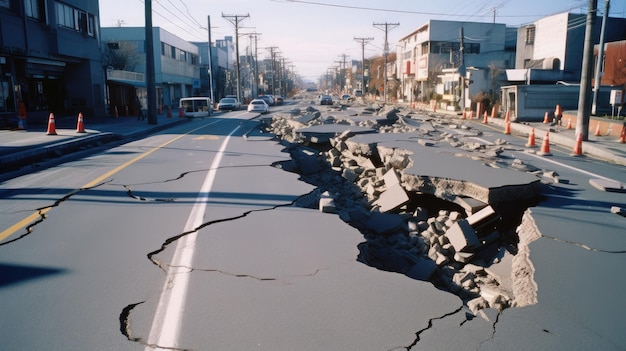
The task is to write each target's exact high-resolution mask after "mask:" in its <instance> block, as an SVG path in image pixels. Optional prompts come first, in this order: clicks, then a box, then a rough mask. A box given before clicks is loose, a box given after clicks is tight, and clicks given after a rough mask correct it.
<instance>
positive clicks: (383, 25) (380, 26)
mask: <svg viewBox="0 0 626 351" xmlns="http://www.w3.org/2000/svg"><path fill="white" fill-rule="evenodd" d="M399 25H400V23H387V22H385V23H374V27H376V28H378V29H380V30H382V31H384V32H385V46H384V49H383V52H384V55H385V67H384V71H385V82H384V83H383V89H384V90H383V92H384V102H385V103H387V57H388V56H389V42H388V34H389V31H390V30H392V29H393V28H395V27H397V26H399Z"/></svg>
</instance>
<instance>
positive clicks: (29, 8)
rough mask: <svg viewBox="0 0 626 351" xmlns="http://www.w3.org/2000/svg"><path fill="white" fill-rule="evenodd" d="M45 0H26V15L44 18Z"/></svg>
mask: <svg viewBox="0 0 626 351" xmlns="http://www.w3.org/2000/svg"><path fill="white" fill-rule="evenodd" d="M42 1H43V0H24V11H25V12H26V16H27V17H30V18H34V19H42V18H43V16H42V11H43V8H44V7H43V3H42Z"/></svg>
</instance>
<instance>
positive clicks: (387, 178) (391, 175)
mask: <svg viewBox="0 0 626 351" xmlns="http://www.w3.org/2000/svg"><path fill="white" fill-rule="evenodd" d="M383 181H384V182H385V185H386V186H387V187H392V186H394V185H398V184H400V179H399V178H398V174H397V173H396V171H395V170H394V169H390V170H388V171H387V173H385V175H384V176H383Z"/></svg>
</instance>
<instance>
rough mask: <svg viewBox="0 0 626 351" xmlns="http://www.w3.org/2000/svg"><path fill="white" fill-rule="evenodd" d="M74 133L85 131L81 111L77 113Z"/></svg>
mask: <svg viewBox="0 0 626 351" xmlns="http://www.w3.org/2000/svg"><path fill="white" fill-rule="evenodd" d="M76 133H87V132H86V131H85V122H84V121H83V113H82V112H79V113H78V122H77V123H76Z"/></svg>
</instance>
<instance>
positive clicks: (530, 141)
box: [526, 128, 537, 147]
mask: <svg viewBox="0 0 626 351" xmlns="http://www.w3.org/2000/svg"><path fill="white" fill-rule="evenodd" d="M536 146H537V145H535V128H532V129H531V130H530V134H528V143H526V147H536Z"/></svg>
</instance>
